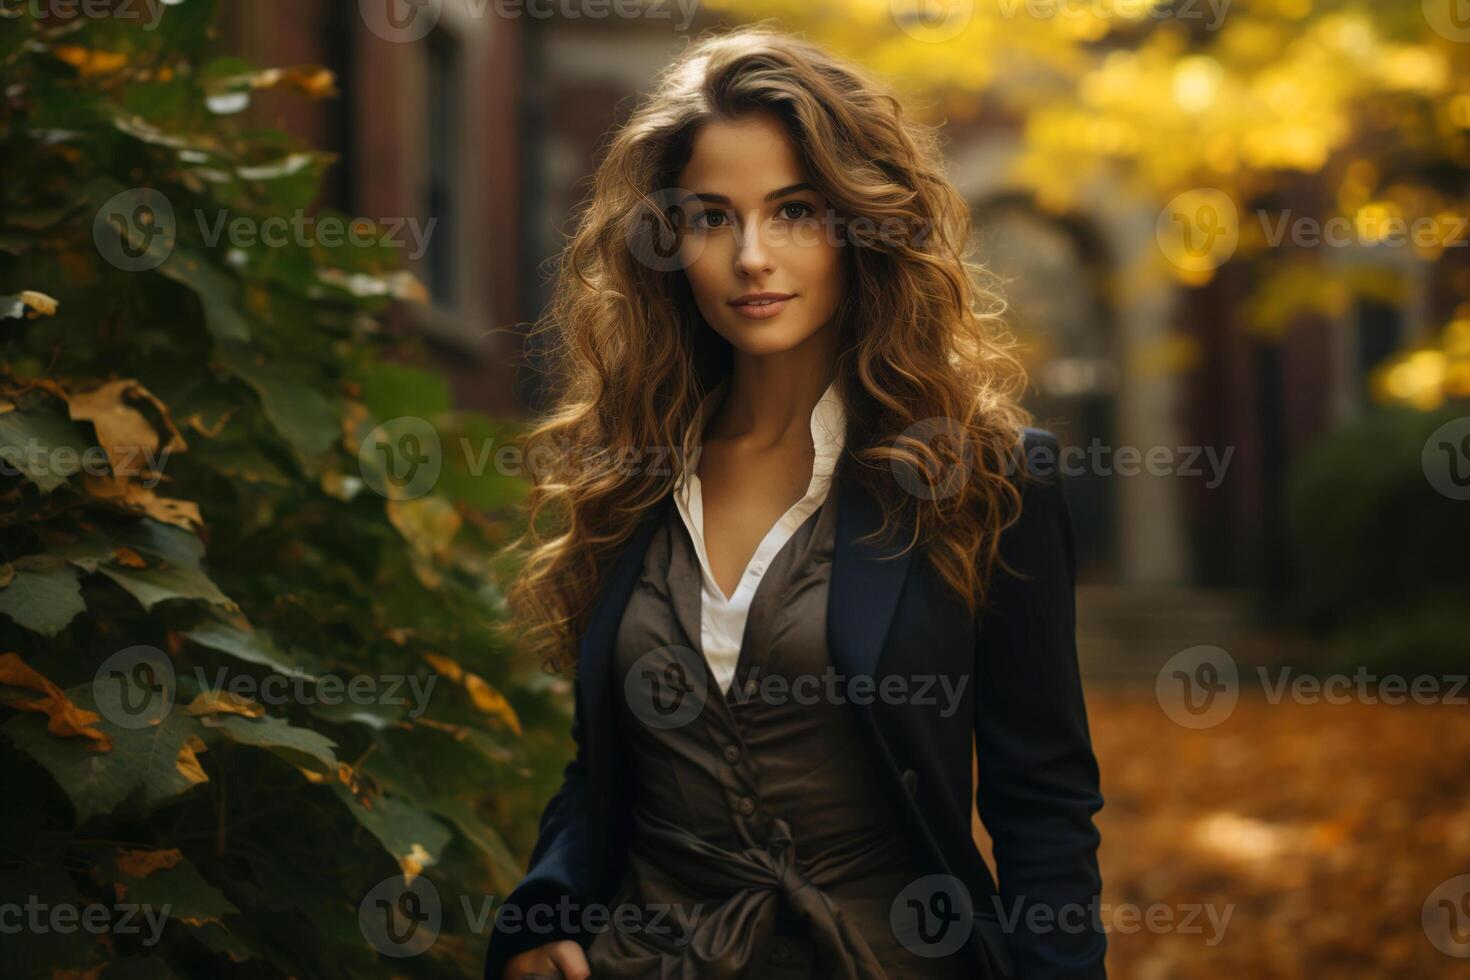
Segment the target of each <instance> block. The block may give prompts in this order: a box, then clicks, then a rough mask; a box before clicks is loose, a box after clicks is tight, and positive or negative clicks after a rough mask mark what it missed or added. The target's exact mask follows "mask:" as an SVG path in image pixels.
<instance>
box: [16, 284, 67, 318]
mask: <svg viewBox="0 0 1470 980" xmlns="http://www.w3.org/2000/svg"><path fill="white" fill-rule="evenodd" d="M20 301H21V302H22V303H24V304H25V305H26V306H28V307H30V309H29V310H27V311H26V318H27V319H31V320H34V319H35V318H36V317H38V316H55V315H56V307H57V306H59V305H60V304H59V303H57V301H56V300H55V299H53V298H52V297H50V296H47V295H46V294H45V293H39V292H36V291H35V290H34V289H22V290H21V291H20Z"/></svg>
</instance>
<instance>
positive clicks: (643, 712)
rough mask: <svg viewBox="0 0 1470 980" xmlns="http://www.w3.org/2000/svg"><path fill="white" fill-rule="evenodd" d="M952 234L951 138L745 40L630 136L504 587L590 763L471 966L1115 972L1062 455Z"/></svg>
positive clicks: (545, 829) (613, 159) (604, 168)
mask: <svg viewBox="0 0 1470 980" xmlns="http://www.w3.org/2000/svg"><path fill="white" fill-rule="evenodd" d="M968 236H969V218H968V212H967V209H966V207H965V204H964V202H963V200H962V199H961V198H960V197H959V195H958V194H957V193H956V191H955V190H954V188H953V187H952V186H951V185H950V183H949V182H948V181H947V180H946V179H945V177H944V176H943V174H942V171H941V167H940V163H939V155H938V152H937V150H936V143H935V137H934V134H933V133H932V132H930V131H926V130H922V129H920V128H918V127H916V126H914V125H913V124H911V123H910V122H908V121H907V120H905V119H904V117H903V115H902V112H901V108H900V106H899V104H898V103H897V101H896V100H894V99H893V98H892V97H890V96H889V95H886V94H883V93H882V92H881V91H880V90H879V89H878V88H877V86H875V85H874V84H873V83H872V82H871V81H870V80H868V79H866V78H864V77H863V76H862V75H861V74H859V73H858V72H857V71H856V70H854V69H852V68H851V67H848V66H845V65H842V64H840V63H838V62H836V61H834V60H833V59H832V58H831V57H829V56H828V55H827V54H825V53H823V52H822V51H821V50H819V49H817V48H815V47H813V46H811V45H809V44H806V43H804V42H800V41H797V40H794V39H792V38H789V37H787V36H784V35H781V34H779V33H775V32H772V31H769V30H766V29H763V28H746V29H742V30H738V31H735V32H732V33H728V34H725V35H722V36H717V37H713V38H709V39H706V40H702V41H700V42H698V43H696V44H695V45H693V46H692V47H691V48H690V50H689V51H688V52H686V54H685V55H684V56H682V57H681V58H680V59H679V61H678V62H677V63H676V64H675V65H673V66H672V67H671V68H670V69H669V71H668V72H667V73H666V74H665V75H664V76H663V77H662V79H661V80H660V84H659V86H658V88H657V90H656V91H655V92H654V94H653V95H652V96H651V97H650V98H649V99H648V100H647V101H646V102H645V103H644V104H643V105H642V106H641V107H640V108H639V109H638V110H637V112H636V113H635V114H634V115H633V117H632V118H631V119H630V120H629V121H628V123H627V124H626V125H625V126H624V127H622V129H621V130H620V131H619V132H618V133H617V134H616V136H615V137H614V139H613V141H612V144H611V146H610V149H609V151H608V153H607V156H606V158H605V159H604V160H603V161H602V163H601V165H600V166H599V167H598V170H597V175H596V182H595V186H594V190H593V193H592V195H591V198H590V202H589V204H588V206H587V209H586V211H585V212H584V213H583V214H582V215H581V220H580V226H579V230H578V232H577V234H576V236H575V238H574V239H573V241H572V242H571V243H570V246H569V248H568V251H567V253H566V256H565V261H564V264H563V266H562V269H561V275H560V278H559V284H558V291H557V294H556V299H555V302H554V303H553V304H552V307H551V308H550V311H549V313H548V319H547V323H548V326H549V329H551V330H554V331H555V332H556V335H557V344H556V346H557V353H558V354H560V355H561V357H560V363H561V365H562V367H563V370H564V372H565V378H564V379H563V384H562V385H561V389H562V391H563V395H562V401H561V402H560V404H559V405H558V406H557V408H556V409H555V410H554V411H553V412H552V413H551V416H550V418H549V419H548V420H547V421H546V422H545V424H543V425H542V426H541V427H539V428H538V429H537V430H536V431H535V432H533V433H532V434H531V436H530V440H529V441H530V444H531V445H532V447H541V446H551V445H555V446H559V447H562V448H563V449H570V450H571V452H563V453H559V454H557V456H556V458H557V459H558V460H559V461H560V465H557V466H555V467H553V468H551V469H548V470H546V471H543V472H541V473H539V474H538V475H537V486H536V487H535V488H534V490H533V492H532V494H531V497H530V524H531V530H530V531H528V537H527V539H523V540H522V541H521V542H517V544H518V545H521V544H524V543H525V542H526V541H527V540H529V543H530V547H529V548H528V557H527V560H526V562H525V564H524V567H523V570H522V572H521V575H520V578H519V579H518V580H517V581H516V582H515V583H514V586H513V588H512V589H511V592H510V595H509V601H510V605H511V608H512V610H513V612H514V613H515V615H514V617H513V618H512V625H513V628H514V629H515V630H516V636H517V638H518V641H519V642H523V643H530V644H531V645H532V646H533V647H535V648H536V649H537V650H539V651H540V652H541V653H542V654H543V655H544V656H545V659H546V661H547V663H548V665H550V666H551V667H552V668H562V667H568V666H572V665H573V662H574V663H575V666H576V684H575V693H576V714H575V720H574V723H573V730H572V734H573V737H574V740H575V741H576V744H577V755H576V758H575V759H574V760H573V761H572V762H571V763H570V764H569V765H568V766H567V768H566V771H565V779H564V782H563V785H562V788H561V789H560V790H559V791H558V792H557V794H556V795H555V796H554V798H553V799H552V800H551V802H550V803H549V804H548V806H547V808H546V811H545V813H544V815H543V817H542V819H541V827H540V831H541V834H540V838H539V839H538V841H537V843H536V846H535V848H534V851H533V853H532V857H531V864H530V868H529V870H528V873H527V876H526V878H525V879H524V880H523V881H522V882H521V884H520V885H519V886H518V887H517V888H516V889H515V891H514V892H512V894H511V895H509V896H508V897H507V898H506V901H505V902H504V904H503V906H502V908H501V910H500V912H499V914H498V916H497V919H496V922H495V927H494V932H493V934H492V936H491V941H490V952H489V956H488V959H487V964H486V977H487V980H501V978H526V977H537V976H542V977H554V976H558V975H559V976H563V977H566V978H570V980H578V978H582V977H587V976H589V975H590V976H593V977H597V978H599V980H601V978H635V977H636V978H644V977H647V978H658V980H664V978H681V980H702V978H724V977H731V978H733V977H746V976H748V977H792V978H798V977H840V978H863V980H877V978H885V977H887V978H952V977H974V976H977V975H979V976H1015V977H1019V978H1024V980H1035V978H1051V977H1102V976H1104V971H1103V953H1104V948H1105V937H1104V936H1103V934H1102V931H1101V929H1100V927H1099V926H1098V925H1097V923H1096V920H1095V915H1096V901H1097V899H1098V893H1099V889H1100V878H1099V874H1098V869H1097V859H1096V851H1097V846H1098V842H1099V838H1098V834H1097V830H1096V828H1095V826H1094V825H1093V822H1092V816H1093V814H1094V813H1095V812H1096V811H1097V810H1098V808H1100V807H1101V806H1102V797H1101V795H1100V794H1099V790H1098V771H1097V763H1096V761H1095V759H1094V757H1093V754H1092V749H1091V744H1090V740H1089V734H1088V728H1087V719H1086V713H1085V708H1084V704H1083V699H1082V692H1081V685H1080V681H1079V678H1078V672H1077V663H1076V651H1075V644H1074V637H1073V633H1074V630H1073V584H1074V581H1073V580H1074V575H1075V566H1074V555H1073V543H1072V531H1071V526H1070V523H1069V519H1068V516H1067V510H1066V507H1065V504H1064V503H1063V500H1062V497H1061V491H1060V488H1059V486H1058V485H1057V484H1056V482H1055V481H1054V480H1052V481H1043V480H1038V479H1036V478H1035V477H1036V476H1037V475H1038V474H1039V473H1040V470H1041V469H1042V468H1044V466H1045V464H1046V462H1047V461H1046V459H1044V458H1043V457H1045V456H1046V455H1047V453H1048V452H1054V451H1055V448H1056V443H1055V440H1054V438H1052V437H1051V435H1050V434H1049V433H1046V432H1043V431H1041V430H1039V429H1035V428H1029V427H1027V425H1026V421H1027V419H1028V416H1027V415H1026V413H1025V412H1024V411H1023V410H1022V409H1021V408H1020V407H1019V406H1018V405H1017V403H1016V401H1015V398H1016V395H1017V393H1018V392H1019V391H1020V390H1021V389H1022V387H1023V385H1024V378H1023V377H1022V372H1021V370H1020V367H1019V364H1018V362H1017V361H1016V359H1015V358H1014V356H1013V355H1012V354H1011V353H1010V351H1009V342H1008V341H1006V342H1002V340H1001V338H1000V336H999V331H998V327H997V323H996V320H997V314H996V312H994V311H991V312H976V310H975V309H974V307H975V305H976V301H977V300H981V299H983V300H987V301H991V304H992V305H993V306H999V301H998V300H995V298H994V296H993V294H991V293H989V292H986V291H984V290H983V289H981V288H980V287H979V286H978V285H977V284H976V282H975V281H974V278H973V276H974V274H975V273H976V272H977V271H978V270H976V269H975V268H973V267H972V266H970V265H969V264H968V263H967V262H966V261H965V259H964V258H963V251H964V246H965V244H966V242H967V241H968ZM661 447H662V448H661ZM533 451H534V449H533ZM572 457H575V461H573V460H572ZM1018 463H1019V465H1018ZM548 510H549V511H550V513H551V514H554V515H555V518H554V519H549V518H548V514H547V511H548ZM972 744H974V745H975V746H976V747H977V749H978V754H979V784H978V792H976V794H975V795H974V796H973V797H972V795H971V794H972V787H971V782H970V780H971V768H970V761H971V760H970V750H971V746H972ZM972 798H973V799H975V800H976V802H977V803H978V806H979V813H980V816H981V818H982V819H983V820H984V822H985V824H986V826H987V828H988V829H989V832H990V834H991V836H992V838H993V840H994V843H995V854H996V863H997V866H998V872H999V878H1000V881H1001V888H1000V890H999V892H998V893H997V890H996V886H995V883H994V880H993V879H992V878H991V876H990V872H989V870H988V868H987V867H986V865H985V862H984V860H983V858H982V857H981V856H980V854H979V852H978V850H977V848H976V846H975V844H974V841H973V838H972V836H971V826H970V800H971V799H972Z"/></svg>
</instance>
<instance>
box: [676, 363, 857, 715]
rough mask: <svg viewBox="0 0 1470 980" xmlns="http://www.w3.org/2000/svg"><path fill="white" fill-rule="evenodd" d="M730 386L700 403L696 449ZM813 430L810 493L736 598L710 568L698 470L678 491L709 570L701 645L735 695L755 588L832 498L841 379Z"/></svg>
mask: <svg viewBox="0 0 1470 980" xmlns="http://www.w3.org/2000/svg"><path fill="white" fill-rule="evenodd" d="M729 384H730V381H729V379H728V378H726V379H725V380H724V381H721V382H720V384H719V385H717V386H716V387H715V388H714V390H713V391H711V392H710V393H709V394H708V395H706V396H705V398H704V400H703V401H702V402H700V405H699V411H698V414H697V417H696V419H695V421H694V426H695V430H694V433H693V437H694V438H693V442H692V443H691V444H692V445H698V444H699V443H700V440H701V439H702V437H703V433H704V426H705V423H706V422H707V421H708V415H709V412H710V410H711V409H712V408H713V407H714V405H715V404H716V403H717V399H719V398H721V397H723V395H724V393H725V392H726V391H727V390H728V388H729ZM811 431H812V449H813V451H814V459H813V461H812V476H811V480H810V481H809V482H808V483H807V488H806V494H805V496H803V497H802V498H801V499H800V500H798V501H797V502H796V503H794V504H792V505H791V507H790V508H789V509H788V510H787V511H786V513H784V514H782V515H781V516H780V517H779V518H778V519H777V520H776V523H775V524H773V525H772V526H771V529H770V530H769V531H767V532H766V536H765V537H764V538H762V539H761V542H760V544H759V545H758V546H757V547H756V549H755V554H753V555H751V556H750V561H749V562H748V563H747V564H746V566H745V571H744V572H743V573H741V575H740V580H739V582H738V583H737V584H736V586H735V593H734V595H731V596H730V597H729V598H726V597H725V594H724V593H723V592H721V591H720V587H719V585H718V584H716V582H715V575H714V572H713V571H712V570H711V569H710V563H709V556H708V554H706V552H705V547H704V495H703V492H702V490H701V489H700V481H699V474H697V473H695V472H694V470H693V468H691V469H689V470H686V471H685V478H684V479H683V480H681V481H680V483H679V485H678V486H677V487H676V488H675V491H674V501H675V503H676V504H677V505H678V508H679V516H680V517H681V518H683V520H684V526H685V527H686V528H688V530H689V537H690V539H691V540H692V541H693V542H694V550H695V553H696V554H698V556H699V567H700V568H701V569H703V571H704V582H703V585H702V587H701V589H700V620H699V635H700V644H701V646H702V647H703V648H704V657H705V660H706V662H707V663H708V664H709V668H710V670H711V671H712V672H713V674H714V679H715V680H716V681H717V682H718V683H719V685H720V690H722V691H729V689H730V684H731V682H732V681H733V680H734V678H735V666H736V664H737V663H738V662H739V659H740V641H741V639H742V638H743V637H744V635H745V619H746V616H747V615H748V614H749V613H750V603H751V600H752V599H753V598H755V590H756V588H757V587H758V586H759V585H760V581H761V577H762V576H763V575H764V574H765V573H766V570H767V569H768V568H770V566H771V561H772V559H774V558H775V557H776V555H777V554H778V553H780V551H781V548H782V546H783V545H785V544H786V542H787V541H789V540H790V539H791V536H792V535H793V534H795V533H796V531H797V529H798V528H800V527H801V525H802V524H803V523H804V522H805V521H806V519H807V518H808V517H810V516H811V515H812V514H814V513H815V512H816V510H817V508H818V507H820V506H822V501H824V500H826V499H827V491H828V489H829V488H830V487H831V485H832V473H833V471H834V470H835V469H836V468H837V460H838V457H839V456H840V455H841V453H842V448H843V444H844V441H845V439H846V435H847V414H846V411H845V409H844V406H843V404H842V397H841V395H839V394H838V391H837V381H836V379H833V381H832V383H831V384H829V385H828V386H827V390H826V391H825V392H823V393H822V397H821V398H820V399H818V401H817V404H816V406H815V407H814V408H813V409H812V415H811Z"/></svg>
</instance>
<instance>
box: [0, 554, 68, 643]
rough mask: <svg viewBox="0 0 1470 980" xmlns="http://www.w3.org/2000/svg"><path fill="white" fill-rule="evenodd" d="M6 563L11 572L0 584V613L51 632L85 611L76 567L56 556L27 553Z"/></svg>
mask: <svg viewBox="0 0 1470 980" xmlns="http://www.w3.org/2000/svg"><path fill="white" fill-rule="evenodd" d="M9 567H10V568H12V569H13V570H14V573H15V574H14V577H13V578H11V579H10V584H9V585H6V586H5V587H4V588H0V613H4V614H5V615H7V616H9V617H10V618H11V619H13V620H15V621H16V622H17V623H19V624H20V625H22V626H24V627H25V628H26V629H28V630H31V631H33V632H36V633H40V634H42V635H43V636H55V635H56V634H57V633H60V632H61V631H62V630H63V629H65V628H66V624H67V623H70V622H71V621H72V620H73V619H74V618H76V616H77V614H78V613H81V612H85V611H86V608H87V604H86V603H84V602H83V601H82V587H81V583H80V582H78V580H77V570H76V569H75V568H72V567H71V566H69V565H67V564H65V563H64V562H63V561H62V560H61V559H60V558H56V557H54V556H46V555H30V556H27V557H25V558H19V559H17V560H16V561H14V562H12V563H11V564H10V566H9Z"/></svg>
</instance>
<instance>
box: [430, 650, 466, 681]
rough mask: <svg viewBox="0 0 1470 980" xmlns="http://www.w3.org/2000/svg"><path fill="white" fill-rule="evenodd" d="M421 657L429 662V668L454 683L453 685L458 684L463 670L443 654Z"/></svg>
mask: <svg viewBox="0 0 1470 980" xmlns="http://www.w3.org/2000/svg"><path fill="white" fill-rule="evenodd" d="M423 656H424V659H425V660H427V661H428V662H429V666H431V667H433V668H434V669H435V670H437V671H438V672H439V673H441V674H443V675H444V676H445V677H447V678H449V679H450V680H452V681H454V683H456V684H458V683H459V682H460V678H461V677H463V676H464V668H463V667H461V666H460V665H459V664H457V663H455V662H454V661H453V660H450V659H449V658H448V657H446V656H444V655H443V654H438V653H425V654H424V655H423Z"/></svg>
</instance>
